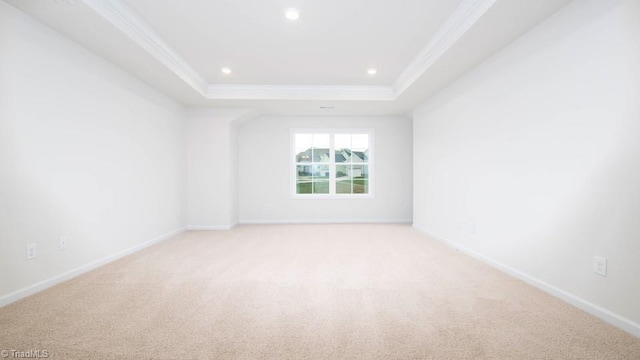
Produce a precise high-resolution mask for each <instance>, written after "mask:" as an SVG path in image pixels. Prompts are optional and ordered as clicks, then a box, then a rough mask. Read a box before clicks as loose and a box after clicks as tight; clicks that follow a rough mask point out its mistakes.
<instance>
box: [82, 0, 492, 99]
mask: <svg viewBox="0 0 640 360" xmlns="http://www.w3.org/2000/svg"><path fill="white" fill-rule="evenodd" d="M83 2H84V3H85V4H86V5H87V6H89V7H90V8H91V9H93V10H94V11H95V12H96V13H98V14H99V15H100V16H102V17H103V18H104V19H105V20H106V21H108V22H109V23H111V24H112V25H113V26H114V27H116V28H117V29H118V30H120V31H121V32H122V33H124V34H125V35H126V36H127V37H129V38H130V39H131V40H132V41H134V42H135V43H137V44H138V45H139V46H141V47H142V48H143V49H145V50H146V51H147V52H148V53H149V54H151V55H152V56H153V57H155V58H156V59H157V60H158V61H160V62H161V63H162V64H164V65H165V66H166V67H167V68H168V69H169V70H171V71H172V72H173V73H175V74H176V75H177V76H178V77H179V78H180V79H182V80H183V81H184V82H185V83H187V84H188V85H190V86H191V87H192V88H194V89H195V90H196V91H197V92H198V93H200V94H201V95H202V96H203V97H205V98H207V99H211V100H342V101H393V100H395V99H396V98H398V97H399V96H400V95H401V94H402V93H403V92H404V91H405V90H407V89H408V88H409V87H410V86H411V85H412V84H413V83H414V82H415V81H416V80H417V79H418V78H419V77H420V76H422V75H423V74H424V73H425V72H426V71H427V70H428V69H429V67H431V65H433V64H434V63H435V62H436V61H437V60H438V59H439V58H440V57H441V56H442V55H443V54H444V53H445V52H446V51H447V49H449V48H450V47H451V45H453V44H454V43H455V42H456V41H457V40H458V39H459V38H460V37H461V36H462V35H463V34H464V33H465V32H466V31H468V30H469V29H470V28H471V27H472V26H473V24H475V23H476V22H477V21H478V19H480V17H482V15H484V14H485V13H486V12H487V10H489V9H490V8H491V6H493V5H494V4H495V2H496V0H462V1H461V2H460V4H459V5H458V7H456V9H455V10H454V12H453V13H452V14H451V16H449V18H448V19H447V20H446V21H445V23H444V24H443V26H442V27H441V28H440V29H439V30H438V32H437V33H436V35H435V36H434V37H433V38H432V39H431V40H430V42H429V43H428V44H427V46H425V47H424V48H423V49H422V51H421V52H420V53H419V54H418V55H417V56H416V58H414V59H413V61H411V63H410V64H409V65H408V66H407V68H405V69H404V71H403V72H402V73H401V74H400V76H399V77H398V79H396V81H395V82H394V83H393V85H392V86H325V85H323V86H315V85H304V86H302V85H222V84H210V83H209V82H208V81H207V80H206V79H205V78H204V77H203V76H202V75H200V74H199V73H198V72H197V71H196V70H195V69H194V68H193V67H191V65H190V64H189V63H188V62H187V61H186V60H184V59H183V58H182V57H181V56H180V55H179V54H178V53H177V52H175V51H174V50H173V49H172V48H171V46H169V44H167V43H166V42H165V41H164V40H163V39H162V38H161V37H160V36H159V35H157V34H156V33H155V31H153V29H151V27H149V25H147V24H146V23H145V22H144V20H142V19H141V18H140V17H139V16H138V15H137V14H136V13H135V12H134V11H133V10H131V8H129V7H128V6H127V5H126V4H125V3H124V2H123V1H122V0H83Z"/></svg>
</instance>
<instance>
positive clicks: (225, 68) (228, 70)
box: [222, 67, 231, 75]
mask: <svg viewBox="0 0 640 360" xmlns="http://www.w3.org/2000/svg"><path fill="white" fill-rule="evenodd" d="M222 73H223V74H225V75H229V74H231V69H229V68H228V67H224V68H222Z"/></svg>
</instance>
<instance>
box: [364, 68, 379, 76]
mask: <svg viewBox="0 0 640 360" xmlns="http://www.w3.org/2000/svg"><path fill="white" fill-rule="evenodd" d="M377 72H378V70H376V69H374V68H371V69H369V70H367V74H369V75H375V74H376V73H377Z"/></svg>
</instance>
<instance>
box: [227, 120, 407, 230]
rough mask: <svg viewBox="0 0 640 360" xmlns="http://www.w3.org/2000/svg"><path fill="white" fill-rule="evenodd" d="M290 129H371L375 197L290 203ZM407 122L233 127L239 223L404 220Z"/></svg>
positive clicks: (293, 122) (317, 122)
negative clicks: (236, 136) (236, 139)
mask: <svg viewBox="0 0 640 360" xmlns="http://www.w3.org/2000/svg"><path fill="white" fill-rule="evenodd" d="M292 128H331V129H334V128H347V129H348V128H373V129H375V159H374V162H375V163H374V164H375V185H374V186H375V193H374V198H373V199H364V200H357V199H356V200H352V199H348V200H308V199H304V200H303V199H292V198H291V194H290V192H291V191H290V189H291V185H290V184H291V169H290V166H291V162H290V159H291V154H290V149H291V147H290V130H291V129H292ZM411 152H412V148H411V121H410V120H409V119H406V118H402V117H397V118H383V117H260V118H258V119H255V120H253V121H251V122H248V123H246V124H244V125H243V126H242V127H240V129H239V162H240V172H239V174H240V178H239V186H240V189H239V197H240V202H239V204H240V222H309V221H312V222H336V221H337V222H344V221H365V222H369V221H390V222H410V221H411V218H412V215H411V211H412V210H411V209H412V204H411V182H412V169H411V166H412V165H411V164H412V160H411V159H412V157H411Z"/></svg>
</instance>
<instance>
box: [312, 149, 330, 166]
mask: <svg viewBox="0 0 640 360" xmlns="http://www.w3.org/2000/svg"><path fill="white" fill-rule="evenodd" d="M329 160H330V157H329V148H314V149H313V162H325V163H328V162H329Z"/></svg>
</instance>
